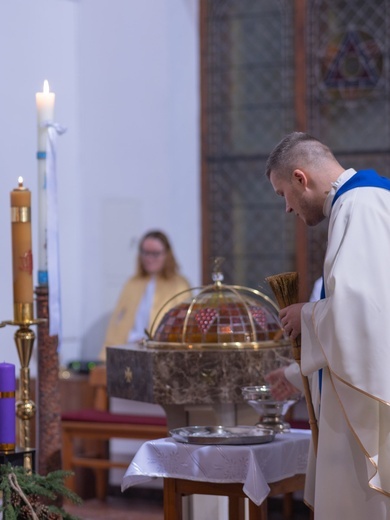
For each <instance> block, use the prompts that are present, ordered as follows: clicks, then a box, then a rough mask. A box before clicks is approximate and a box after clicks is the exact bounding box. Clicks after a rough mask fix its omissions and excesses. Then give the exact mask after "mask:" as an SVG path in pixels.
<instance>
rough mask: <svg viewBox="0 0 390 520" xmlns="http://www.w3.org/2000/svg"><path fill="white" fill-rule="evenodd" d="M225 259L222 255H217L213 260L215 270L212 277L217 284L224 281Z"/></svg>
mask: <svg viewBox="0 0 390 520" xmlns="http://www.w3.org/2000/svg"><path fill="white" fill-rule="evenodd" d="M224 261H225V259H224V258H223V257H222V256H217V257H215V258H214V261H213V264H214V267H213V272H212V274H211V278H212V280H213V282H215V283H217V284H220V283H221V282H223V273H222V269H221V265H222V264H223V262H224Z"/></svg>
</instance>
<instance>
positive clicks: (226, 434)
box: [169, 426, 275, 444]
mask: <svg viewBox="0 0 390 520" xmlns="http://www.w3.org/2000/svg"><path fill="white" fill-rule="evenodd" d="M169 434H170V435H171V437H173V438H174V439H175V440H176V441H179V442H188V443H191V444H263V443H265V442H271V441H273V440H274V438H275V432H274V431H272V430H270V429H267V428H259V427H258V426H186V427H183V428H175V429H174V430H170V432H169Z"/></svg>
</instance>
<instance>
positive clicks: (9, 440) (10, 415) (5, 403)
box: [0, 363, 16, 451]
mask: <svg viewBox="0 0 390 520" xmlns="http://www.w3.org/2000/svg"><path fill="white" fill-rule="evenodd" d="M15 389H16V378H15V365H12V364H11V363H0V451H12V450H14V449H15V442H16V432H15V424H16V418H15Z"/></svg>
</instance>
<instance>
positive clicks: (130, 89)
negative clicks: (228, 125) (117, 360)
mask: <svg viewBox="0 0 390 520" xmlns="http://www.w3.org/2000/svg"><path fill="white" fill-rule="evenodd" d="M0 24H1V25H0V44H1V45H2V49H3V53H1V54H0V65H1V70H2V74H1V79H0V99H1V100H2V101H0V103H1V105H2V106H1V113H2V125H1V128H0V143H2V153H0V172H1V179H2V182H1V191H0V197H1V199H0V227H1V230H2V232H1V233H0V244H1V250H2V252H3V254H2V262H1V263H0V266H1V267H0V290H1V294H2V297H1V298H0V312H1V315H0V321H3V320H6V319H12V268H11V249H10V242H11V239H10V217H9V191H11V189H13V188H14V187H16V183H17V177H18V176H19V175H23V177H24V178H25V185H26V186H27V187H29V188H30V189H31V191H32V197H33V241H34V255H35V257H36V245H35V244H36V242H37V232H38V231H37V227H38V225H37V215H36V213H37V208H36V203H37V194H36V183H37V178H36V170H37V167H36V160H35V153H36V112H35V92H37V91H38V90H41V89H42V84H43V80H44V79H48V80H49V83H50V87H51V90H53V91H54V92H55V93H56V110H55V119H56V121H57V122H59V123H61V124H62V125H64V126H66V127H67V129H68V130H67V133H66V134H64V135H63V136H61V137H60V138H59V139H58V141H57V150H58V163H57V164H58V168H57V176H58V198H59V232H60V261H61V289H62V311H63V312H62V321H63V341H62V347H61V355H60V357H61V362H63V363H66V362H67V361H69V360H71V359H77V358H79V357H80V356H84V357H94V356H97V354H98V352H99V350H100V342H101V341H102V334H103V327H102V325H103V323H104V316H105V315H106V314H107V313H108V312H109V311H110V310H111V309H112V307H113V305H114V303H115V300H116V298H117V296H118V292H119V290H120V288H121V286H122V284H123V282H124V280H125V279H126V278H127V277H128V276H130V275H131V274H132V271H133V266H134V257H135V254H136V244H137V242H138V239H139V237H140V236H141V234H142V233H143V232H144V231H146V230H148V229H150V228H155V227H158V228H161V229H163V230H165V231H166V232H167V233H168V235H169V237H170V238H171V240H172V243H173V246H174V250H175V252H176V254H177V257H178V260H179V263H180V266H181V268H182V272H183V274H184V275H186V276H187V277H188V278H189V280H190V283H191V284H192V285H198V284H199V283H200V272H201V268H200V256H201V255H200V174H199V100H198V96H199V80H198V75H199V72H198V13H197V0H139V1H129V0H80V1H71V0H35V1H34V2H31V0H3V1H2V2H1V3H0ZM36 264H37V262H36ZM12 329H13V327H6V328H5V329H0V334H1V340H0V358H2V359H3V360H4V361H8V362H15V363H17V364H18V361H17V356H16V349H15V346H14V343H13V339H12V336H13V332H14V330H12ZM34 358H35V355H34ZM34 362H35V359H33V360H32V363H31V369H32V372H34Z"/></svg>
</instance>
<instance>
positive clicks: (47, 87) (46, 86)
mask: <svg viewBox="0 0 390 520" xmlns="http://www.w3.org/2000/svg"><path fill="white" fill-rule="evenodd" d="M49 92H50V89H49V82H48V81H47V79H45V81H44V82H43V93H44V94H48V93H49Z"/></svg>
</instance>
